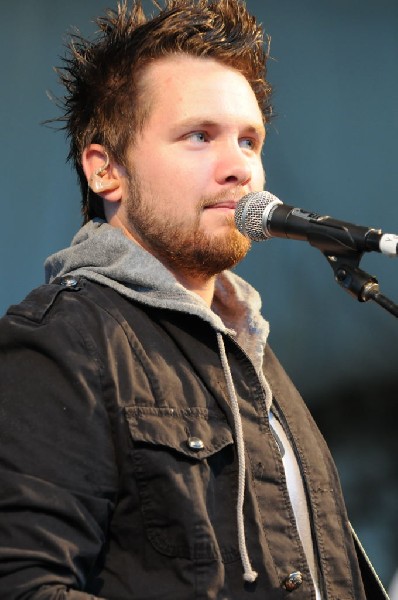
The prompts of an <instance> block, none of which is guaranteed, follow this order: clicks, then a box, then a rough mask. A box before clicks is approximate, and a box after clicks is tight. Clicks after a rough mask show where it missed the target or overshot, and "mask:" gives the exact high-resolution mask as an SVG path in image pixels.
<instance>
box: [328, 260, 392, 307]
mask: <svg viewBox="0 0 398 600" xmlns="http://www.w3.org/2000/svg"><path fill="white" fill-rule="evenodd" d="M323 254H324V256H325V257H326V260H327V261H328V263H329V264H330V266H331V267H332V269H333V272H334V277H335V280H336V282H337V283H338V284H339V285H340V286H341V287H342V288H343V289H345V290H346V291H347V292H348V293H349V294H351V296H353V297H354V298H356V299H357V300H358V301H359V302H368V300H373V301H374V302H376V303H377V304H379V305H380V306H382V307H383V308H385V309H386V310H387V311H388V312H389V313H391V314H392V315H394V316H395V317H398V305H397V304H395V303H394V302H392V301H391V300H389V299H388V298H387V297H386V296H384V295H383V294H381V293H380V288H379V283H378V281H377V279H376V277H374V276H373V275H369V273H366V271H363V270H362V269H360V268H359V263H360V260H361V258H362V253H360V252H358V253H356V254H355V253H350V255H345V256H344V255H337V256H336V255H331V254H325V253H323Z"/></svg>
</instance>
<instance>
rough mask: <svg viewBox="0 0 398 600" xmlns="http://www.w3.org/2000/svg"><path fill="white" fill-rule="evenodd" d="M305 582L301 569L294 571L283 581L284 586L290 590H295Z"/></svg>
mask: <svg viewBox="0 0 398 600" xmlns="http://www.w3.org/2000/svg"><path fill="white" fill-rule="evenodd" d="M302 583H303V574H302V573H301V572H300V571H294V573H290V575H288V576H287V577H286V579H285V581H284V582H283V587H284V588H285V589H286V590H287V591H288V592H293V591H294V590H297V588H299V587H300V585H301V584H302Z"/></svg>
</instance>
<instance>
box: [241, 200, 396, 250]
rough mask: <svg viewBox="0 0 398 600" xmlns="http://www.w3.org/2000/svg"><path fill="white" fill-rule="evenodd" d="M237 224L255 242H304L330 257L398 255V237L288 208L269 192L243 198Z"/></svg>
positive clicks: (378, 230) (299, 209)
mask: <svg viewBox="0 0 398 600" xmlns="http://www.w3.org/2000/svg"><path fill="white" fill-rule="evenodd" d="M235 223H236V227H237V228H238V230H239V231H240V232H241V233H243V235H245V236H246V237H248V238H249V239H251V240H253V241H255V242H261V241H264V240H267V239H269V238H272V237H278V238H288V239H292V240H303V241H307V242H309V243H310V244H311V246H314V247H315V248H318V249H319V250H321V251H322V252H323V253H324V254H325V255H328V256H331V255H335V256H348V255H358V254H362V253H363V252H382V253H383V254H386V255H387V256H396V255H397V254H398V235H395V234H393V233H383V232H382V231H381V229H373V228H371V227H362V226H360V225H354V224H352V223H346V222H344V221H338V220H337V219H332V218H331V217H329V216H326V215H325V216H322V215H318V214H316V213H313V212H308V211H305V210H303V209H301V208H294V207H293V206H288V205H287V204H283V202H281V200H279V198H277V197H276V196H274V195H273V194H271V193H270V192H252V193H250V194H247V195H246V196H244V197H243V198H241V199H240V200H239V202H238V204H237V207H236V210H235Z"/></svg>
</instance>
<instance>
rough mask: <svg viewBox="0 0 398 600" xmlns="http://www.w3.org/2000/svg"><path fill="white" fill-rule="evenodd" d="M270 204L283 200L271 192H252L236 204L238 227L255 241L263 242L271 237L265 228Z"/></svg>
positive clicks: (279, 202)
mask: <svg viewBox="0 0 398 600" xmlns="http://www.w3.org/2000/svg"><path fill="white" fill-rule="evenodd" d="M269 204H281V201H280V200H279V199H278V198H277V197H276V196H274V194H271V193H270V192H251V193H250V194H247V195H246V196H243V198H241V199H240V200H239V202H238V204H237V206H236V210H235V224H236V227H237V229H238V230H239V231H240V232H241V233H243V235H245V236H246V237H248V238H250V239H251V240H253V242H262V241H264V240H267V239H268V237H269V236H267V235H266V233H265V232H264V229H263V215H264V211H265V209H266V208H267V206H268V205H269Z"/></svg>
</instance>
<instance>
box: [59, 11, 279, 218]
mask: <svg viewBox="0 0 398 600" xmlns="http://www.w3.org/2000/svg"><path fill="white" fill-rule="evenodd" d="M152 2H153V4H154V5H155V6H156V8H157V9H158V13H157V14H156V15H155V16H152V17H150V18H148V17H147V16H146V14H145V12H144V10H143V8H142V3H141V0H135V1H134V3H133V5H132V7H131V8H129V7H128V3H127V0H122V1H121V2H120V3H118V5H117V9H116V10H108V11H107V13H106V15H105V16H104V17H99V18H98V19H96V24H97V25H98V26H99V32H98V34H97V36H96V38H95V39H94V40H93V41H89V40H86V39H84V38H82V37H81V36H80V35H73V36H72V37H71V40H70V43H69V45H68V50H69V53H68V55H67V56H66V57H65V58H64V59H63V60H64V64H63V67H62V68H61V69H57V71H58V74H59V76H60V80H61V83H62V84H63V85H64V87H65V88H66V93H65V96H64V97H63V98H62V99H61V102H60V104H61V106H62V110H63V115H62V116H61V117H60V118H58V119H56V121H58V122H60V121H61V122H63V123H64V129H66V131H67V134H68V137H69V139H70V152H69V157H68V159H70V160H72V161H73V163H74V166H75V168H76V171H77V173H78V176H79V181H80V186H81V189H82V198H83V200H82V209H83V216H84V221H85V222H86V221H88V220H89V219H91V218H93V217H95V216H100V217H103V205H102V200H101V198H100V197H99V196H97V195H96V194H94V193H93V192H92V191H91V190H89V191H88V192H87V181H86V178H85V175H84V173H83V169H82V165H81V156H82V152H83V150H84V148H86V147H87V146H88V145H89V144H91V143H98V144H102V145H103V146H104V148H105V149H106V150H107V152H108V153H109V154H110V156H112V157H113V158H114V159H115V160H116V161H117V162H119V163H120V164H122V165H123V164H124V165H125V153H126V150H127V148H128V146H129V144H130V143H131V142H132V141H133V139H134V134H135V133H136V132H138V131H140V129H142V127H143V124H144V122H145V119H146V117H147V115H148V112H149V106H148V102H144V101H143V91H144V90H143V89H142V86H140V77H139V75H140V73H142V70H143V68H144V67H145V66H146V65H147V64H148V63H149V62H150V61H152V60H155V59H157V58H160V57H163V56H167V55H171V54H176V53H184V54H189V55H193V56H199V57H211V58H214V59H216V60H218V61H220V62H221V63H223V64H225V65H227V66H230V67H233V68H235V69H237V70H239V71H240V72H241V73H242V74H243V75H244V76H245V77H246V79H247V80H248V82H249V83H250V85H251V87H252V88H253V91H254V93H255V95H256V98H257V101H258V103H259V106H260V109H261V111H262V114H263V118H264V122H267V121H268V120H269V117H270V114H271V107H270V104H269V102H270V94H271V87H270V85H269V84H268V83H267V81H266V79H265V77H266V60H267V56H268V53H267V49H265V48H264V40H263V31H262V28H261V26H260V25H258V24H257V23H256V20H255V18H254V16H252V15H250V14H249V13H248V11H247V9H246V6H245V4H244V3H243V2H241V1H240V0H218V1H217V0H214V1H209V0H164V6H163V7H162V6H160V4H159V2H157V1H156V0H152Z"/></svg>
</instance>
